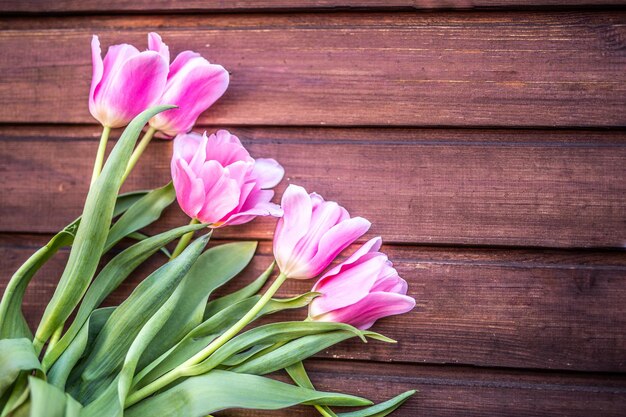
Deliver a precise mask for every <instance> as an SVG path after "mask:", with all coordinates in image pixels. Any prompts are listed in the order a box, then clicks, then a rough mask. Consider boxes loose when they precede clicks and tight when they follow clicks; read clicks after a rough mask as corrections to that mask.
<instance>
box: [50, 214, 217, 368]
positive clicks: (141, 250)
mask: <svg viewBox="0 0 626 417" xmlns="http://www.w3.org/2000/svg"><path fill="white" fill-rule="evenodd" d="M205 226H206V225H197V224H196V225H190V226H183V227H178V228H176V229H173V230H170V231H167V232H164V233H161V234H158V235H156V236H153V237H151V238H148V239H146V240H143V241H141V242H139V243H136V244H135V245H133V246H131V247H129V248H128V249H126V250H124V251H123V252H121V253H120V254H118V255H117V256H116V257H114V258H113V259H111V261H110V262H109V263H108V264H107V265H106V266H105V267H104V268H103V269H102V271H100V273H99V274H98V276H97V277H96V278H95V279H94V281H93V283H92V284H91V286H90V287H89V289H88V290H87V293H86V294H85V297H84V298H83V301H82V302H81V304H80V307H79V309H78V313H77V314H76V318H75V319H74V321H73V322H72V324H71V326H70V327H69V328H68V329H67V331H66V332H65V334H64V335H63V337H62V338H61V339H60V340H59V341H58V342H57V343H56V344H55V345H54V347H53V349H51V350H50V351H47V352H46V354H45V356H44V359H43V367H44V369H49V368H50V366H52V364H53V363H54V362H55V361H56V360H57V358H58V357H59V355H61V353H62V352H63V351H64V350H65V349H66V348H67V346H68V345H69V344H70V343H71V342H72V340H74V338H75V337H76V335H77V334H78V332H79V331H80V329H81V328H82V327H83V324H85V322H86V321H87V319H88V318H89V315H90V314H91V312H92V311H93V310H94V309H95V308H96V307H97V306H98V305H100V303H101V302H102V301H103V300H104V299H105V298H106V297H107V296H108V295H109V294H110V293H111V292H113V290H115V289H116V288H117V287H118V286H119V285H120V284H121V283H122V282H123V281H124V280H125V279H126V278H127V277H128V276H129V275H130V274H131V273H132V272H133V271H134V270H135V269H136V268H137V267H138V266H139V265H141V264H142V263H143V262H144V261H145V260H146V259H148V258H149V257H150V256H152V255H153V254H154V253H155V252H156V251H158V250H159V249H160V248H162V247H163V246H165V245H167V244H168V243H169V242H171V241H172V240H174V239H176V238H178V237H180V236H182V235H184V234H185V233H187V232H190V231H194V230H199V229H202V228H203V227H205Z"/></svg>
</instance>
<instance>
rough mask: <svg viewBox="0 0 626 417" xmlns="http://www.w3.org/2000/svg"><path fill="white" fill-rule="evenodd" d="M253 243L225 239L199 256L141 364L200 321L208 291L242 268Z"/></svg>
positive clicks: (227, 279)
mask: <svg viewBox="0 0 626 417" xmlns="http://www.w3.org/2000/svg"><path fill="white" fill-rule="evenodd" d="M256 247H257V242H235V243H227V244H225V245H219V246H215V247H212V248H210V249H209V250H207V251H206V252H204V253H203V254H202V255H200V257H198V259H197V260H196V262H195V263H194V264H193V266H192V267H191V269H190V270H189V272H188V273H187V275H186V276H185V278H184V279H183V281H182V282H181V283H180V287H181V291H182V292H183V294H182V296H181V302H180V303H179V305H178V306H177V307H176V310H175V311H174V313H173V314H172V315H171V316H170V317H169V319H168V321H167V323H165V325H164V326H163V327H162V328H161V331H160V332H159V337H158V339H156V340H154V341H153V343H151V344H150V346H148V347H147V349H146V351H145V352H144V354H143V356H142V358H141V362H140V365H139V367H140V368H143V367H144V366H146V365H148V364H149V363H150V362H152V361H153V360H155V359H156V358H158V357H159V356H161V355H162V354H163V353H164V352H166V351H168V350H169V349H170V348H171V347H172V346H174V345H175V344H176V343H177V342H179V341H180V340H181V339H182V338H183V337H184V336H185V334H187V333H188V332H189V331H190V330H191V329H193V328H194V327H196V326H197V325H198V324H200V323H201V322H202V315H203V313H204V308H205V306H206V303H207V300H208V298H209V296H210V295H211V293H212V292H213V291H214V290H215V289H217V288H219V287H221V286H222V285H224V284H226V283H227V282H228V281H230V280H231V279H232V278H234V277H235V276H237V275H238V274H239V273H240V272H241V271H243V269H244V268H245V267H246V266H247V265H248V264H249V263H250V261H251V260H252V257H253V256H254V252H255V250H256Z"/></svg>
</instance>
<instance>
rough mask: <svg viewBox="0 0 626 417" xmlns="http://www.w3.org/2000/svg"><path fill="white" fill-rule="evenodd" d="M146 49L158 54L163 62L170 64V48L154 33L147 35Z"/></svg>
mask: <svg viewBox="0 0 626 417" xmlns="http://www.w3.org/2000/svg"><path fill="white" fill-rule="evenodd" d="M148 49H149V50H151V51H155V52H158V53H159V55H161V56H162V57H163V59H164V60H165V62H167V63H168V64H169V62H170V48H169V47H168V46H167V45H166V44H165V43H164V42H163V39H161V36H160V35H159V34H158V33H156V32H150V33H149V34H148Z"/></svg>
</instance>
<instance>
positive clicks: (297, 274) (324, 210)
mask: <svg viewBox="0 0 626 417" xmlns="http://www.w3.org/2000/svg"><path fill="white" fill-rule="evenodd" d="M281 205H282V208H283V210H284V212H285V214H284V216H283V217H282V218H281V219H280V220H279V221H278V225H277V226H276V233H274V256H275V258H276V262H277V263H278V266H279V268H280V271H281V272H282V273H283V274H285V275H286V276H287V277H289V278H296V279H307V278H313V277H315V276H317V275H319V274H320V273H321V272H322V271H323V270H324V269H326V267H327V266H328V265H330V263H331V262H332V261H333V260H334V259H335V257H336V256H337V255H338V254H339V253H340V252H341V251H342V250H344V249H345V248H346V247H348V246H349V245H350V244H351V243H352V242H354V241H355V240H356V239H358V238H359V237H360V236H362V235H363V234H364V233H365V232H367V230H368V229H369V227H370V225H371V224H370V222H369V221H368V220H366V219H364V218H362V217H353V218H350V214H349V213H348V211H347V210H346V209H345V208H343V207H341V206H340V205H339V204H337V203H335V202H333V201H324V199H323V198H322V197H321V196H320V195H318V194H316V193H311V194H308V193H307V192H306V190H305V189H304V188H302V187H299V186H297V185H290V186H289V187H287V190H285V193H284V194H283V198H282V203H281Z"/></svg>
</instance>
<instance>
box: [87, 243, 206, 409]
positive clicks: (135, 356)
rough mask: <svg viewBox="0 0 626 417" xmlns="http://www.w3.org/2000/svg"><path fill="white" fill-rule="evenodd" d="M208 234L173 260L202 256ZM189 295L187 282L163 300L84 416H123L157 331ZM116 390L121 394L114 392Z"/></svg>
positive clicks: (158, 331) (159, 330)
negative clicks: (139, 368) (137, 373)
mask: <svg viewBox="0 0 626 417" xmlns="http://www.w3.org/2000/svg"><path fill="white" fill-rule="evenodd" d="M208 236H209V235H206V236H204V237H202V238H199V239H197V240H196V241H195V242H194V243H193V244H191V245H190V246H189V247H188V248H187V249H186V250H185V251H184V252H183V253H182V254H181V255H180V256H179V257H178V258H176V260H174V261H173V262H172V263H175V262H177V261H178V259H181V258H189V259H194V260H195V259H196V258H197V257H198V254H200V253H201V252H202V250H203V249H204V247H205V246H206V243H207V241H208ZM181 262H184V261H181ZM187 262H188V261H187ZM188 295H189V294H188V293H187V291H186V289H185V287H184V286H183V285H179V286H178V287H177V288H176V290H175V291H174V292H173V293H172V295H171V296H170V297H169V298H168V299H167V300H166V301H165V303H163V305H162V306H161V307H160V308H159V309H158V310H157V311H156V313H155V314H154V315H153V316H152V317H150V319H149V320H148V321H147V323H146V324H145V325H144V326H143V327H142V328H141V330H140V331H139V334H137V337H136V338H135V339H134V340H133V342H132V344H131V346H130V348H129V349H128V353H127V354H126V357H125V359H124V365H123V367H122V370H121V372H120V373H119V375H118V377H117V378H116V379H115V380H114V381H113V383H112V384H111V385H109V387H108V388H107V389H106V390H105V391H104V392H103V393H102V395H101V396H100V397H99V398H97V399H96V400H95V401H94V402H93V403H91V404H89V405H88V406H87V408H86V409H85V413H84V417H89V416H94V417H103V416H111V417H118V416H122V414H123V410H124V401H125V399H126V396H127V394H128V391H129V390H130V388H131V383H132V379H133V375H134V374H135V370H136V369H137V364H138V363H139V358H140V357H141V355H142V354H143V352H144V351H145V350H146V348H147V347H148V346H149V345H150V343H151V342H152V341H153V340H154V339H155V337H156V336H157V334H160V332H161V329H162V328H163V326H164V325H165V323H167V322H168V320H169V318H170V317H172V315H173V314H174V312H175V311H176V310H177V308H179V306H180V302H181V301H183V300H184V297H186V296H188ZM114 393H116V394H117V395H114ZM115 398H116V400H115Z"/></svg>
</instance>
